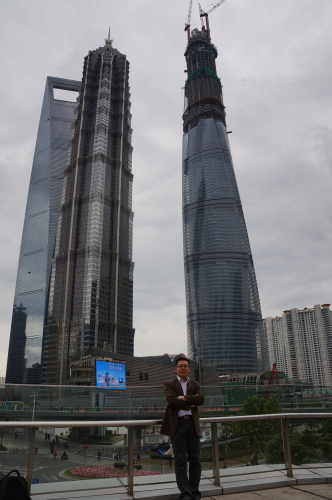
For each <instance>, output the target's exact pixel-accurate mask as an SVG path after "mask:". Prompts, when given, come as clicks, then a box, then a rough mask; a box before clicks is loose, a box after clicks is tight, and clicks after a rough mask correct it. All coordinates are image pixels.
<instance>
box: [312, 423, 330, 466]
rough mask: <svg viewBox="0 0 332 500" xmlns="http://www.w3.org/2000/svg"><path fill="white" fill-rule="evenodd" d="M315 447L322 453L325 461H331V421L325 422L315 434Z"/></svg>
mask: <svg viewBox="0 0 332 500" xmlns="http://www.w3.org/2000/svg"><path fill="white" fill-rule="evenodd" d="M316 446H318V447H319V448H320V449H321V450H322V452H323V453H324V457H325V459H326V460H328V461H331V460H332V421H331V420H330V419H328V420H326V421H325V422H324V423H323V424H322V426H321V428H320V429H319V431H318V432H317V438H316Z"/></svg>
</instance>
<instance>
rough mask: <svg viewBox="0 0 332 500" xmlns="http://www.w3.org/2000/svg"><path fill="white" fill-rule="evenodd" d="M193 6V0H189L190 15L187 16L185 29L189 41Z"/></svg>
mask: <svg viewBox="0 0 332 500" xmlns="http://www.w3.org/2000/svg"><path fill="white" fill-rule="evenodd" d="M192 6H193V0H190V2H189V11H188V16H187V20H186V23H185V27H184V31H186V32H187V35H188V42H189V40H190V19H191V9H192Z"/></svg>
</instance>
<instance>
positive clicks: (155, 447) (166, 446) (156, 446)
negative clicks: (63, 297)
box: [150, 443, 170, 451]
mask: <svg viewBox="0 0 332 500" xmlns="http://www.w3.org/2000/svg"><path fill="white" fill-rule="evenodd" d="M160 448H162V449H163V450H164V451H167V450H169V449H170V444H169V443H156V444H154V445H152V446H151V448H150V449H151V451H158V450H160Z"/></svg>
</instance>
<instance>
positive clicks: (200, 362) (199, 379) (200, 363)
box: [198, 347, 202, 386]
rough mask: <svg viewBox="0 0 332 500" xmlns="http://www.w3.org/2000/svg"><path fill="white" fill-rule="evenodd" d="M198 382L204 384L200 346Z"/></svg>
mask: <svg viewBox="0 0 332 500" xmlns="http://www.w3.org/2000/svg"><path fill="white" fill-rule="evenodd" d="M198 382H199V385H200V386H202V358H201V349H200V347H199V348H198Z"/></svg>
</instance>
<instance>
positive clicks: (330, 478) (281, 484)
mask: <svg viewBox="0 0 332 500" xmlns="http://www.w3.org/2000/svg"><path fill="white" fill-rule="evenodd" d="M325 465H326V464H325ZM293 472H294V477H292V478H289V477H287V475H286V471H285V469H284V465H258V466H253V467H236V468H233V469H220V471H219V474H220V481H221V486H220V487H219V486H215V485H214V482H213V473H212V471H203V472H202V480H201V483H200V490H201V493H202V498H207V499H211V500H219V499H220V500H226V499H227V498H229V500H233V499H234V500H259V498H262V499H265V498H266V499H271V500H273V499H278V498H280V499H282V500H283V499H286V500H287V499H288V498H289V499H291V500H292V499H293V498H294V500H297V499H301V500H317V497H320V498H328V499H332V464H329V466H328V467H324V468H323V467H322V466H321V464H317V467H315V466H314V465H310V466H308V468H304V467H296V466H295V467H294V471H293ZM126 483H127V478H114V479H98V480H91V479H90V480H85V481H82V480H78V481H67V482H60V481H59V482H58V483H56V484H54V483H53V484H40V485H38V484H37V485H32V490H31V497H32V500H60V499H61V500H69V499H76V500H78V499H83V500H133V497H130V496H128V493H127V490H126ZM316 491H319V492H320V493H319V494H318V493H316ZM324 495H325V496H324ZM178 498H179V490H178V488H177V485H176V482H175V475H174V473H173V474H163V475H158V476H150V477H135V478H134V500H145V499H146V500H177V499H178Z"/></svg>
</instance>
